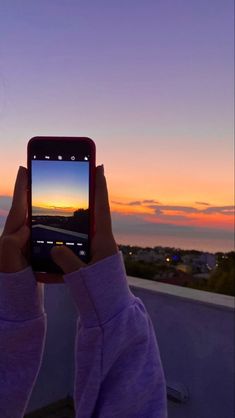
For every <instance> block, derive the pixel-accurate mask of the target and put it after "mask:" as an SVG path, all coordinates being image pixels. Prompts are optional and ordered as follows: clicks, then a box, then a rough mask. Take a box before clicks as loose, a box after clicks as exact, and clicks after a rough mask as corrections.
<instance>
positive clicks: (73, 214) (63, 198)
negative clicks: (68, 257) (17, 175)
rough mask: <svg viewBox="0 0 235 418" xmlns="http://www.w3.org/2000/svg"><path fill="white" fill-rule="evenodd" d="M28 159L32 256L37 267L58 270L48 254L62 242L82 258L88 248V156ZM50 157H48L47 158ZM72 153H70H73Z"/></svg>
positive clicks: (43, 269) (38, 268) (85, 258)
mask: <svg viewBox="0 0 235 418" xmlns="http://www.w3.org/2000/svg"><path fill="white" fill-rule="evenodd" d="M34 157H35V156H33V159H32V160H31V184H32V186H31V187H32V189H31V193H32V195H31V196H32V217H31V219H32V225H31V227H32V228H31V231H32V234H31V256H32V264H33V267H34V269H35V270H36V271H41V272H44V271H45V272H50V271H51V272H61V270H60V268H59V267H57V266H56V265H55V264H54V263H53V261H52V259H51V255H50V251H51V248H52V247H53V246H55V245H65V246H67V247H68V248H70V249H71V250H72V251H74V252H75V254H76V255H78V256H79V257H80V258H81V259H82V260H83V261H85V262H86V261H88V260H87V257H88V252H89V245H88V239H89V160H88V159H86V160H84V159H82V160H81V161H77V160H76V159H75V158H71V157H70V158H69V157H68V160H66V161H65V160H64V159H63V158H62V156H61V155H59V156H57V157H56V159H55V160H52V159H51V158H50V156H49V155H45V156H44V159H40V160H38V159H35V158H34ZM48 157H49V158H48ZM72 157H73V155H72Z"/></svg>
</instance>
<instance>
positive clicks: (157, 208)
mask: <svg viewBox="0 0 235 418" xmlns="http://www.w3.org/2000/svg"><path fill="white" fill-rule="evenodd" d="M148 208H150V209H153V210H154V211H155V213H156V214H157V215H158V214H162V213H163V211H175V212H183V213H198V212H200V211H199V210H198V209H197V208H194V207H191V206H178V205H150V206H148Z"/></svg>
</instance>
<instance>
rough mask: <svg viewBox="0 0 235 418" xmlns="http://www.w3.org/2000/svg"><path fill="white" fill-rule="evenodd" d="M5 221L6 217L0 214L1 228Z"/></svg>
mask: <svg viewBox="0 0 235 418" xmlns="http://www.w3.org/2000/svg"><path fill="white" fill-rule="evenodd" d="M5 222H6V217H5V216H1V215H0V228H3V227H4V225H5ZM0 232H1V231H0Z"/></svg>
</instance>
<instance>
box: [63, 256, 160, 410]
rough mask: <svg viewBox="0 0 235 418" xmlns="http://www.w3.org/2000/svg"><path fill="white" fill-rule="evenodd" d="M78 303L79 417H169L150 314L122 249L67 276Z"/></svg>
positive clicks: (77, 376) (76, 397)
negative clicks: (132, 283) (134, 290)
mask: <svg viewBox="0 0 235 418" xmlns="http://www.w3.org/2000/svg"><path fill="white" fill-rule="evenodd" d="M64 279H65V283H66V284H67V285H68V286H69V288H70V291H71V294H72V297H73V299H74V301H75V304H76V306H77V309H78V314H79V318H78V321H77V336H76V343H75V366H76V371H75V382H74V401H75V409H76V418H166V417H167V408H166V389H165V379H164V373H163V369H162V364H161V359H160V355H159V350H158V345H157V341H156V337H155V333H154V329H153V325H152V322H151V319H150V317H149V315H148V313H147V311H146V309H145V306H144V304H143V302H142V301H141V299H139V298H138V297H135V296H134V295H133V294H132V293H131V291H130V289H129V286H128V283H127V279H126V273H125V267H124V263H123V259H122V255H121V253H118V254H115V255H113V256H111V257H108V258H106V259H104V260H101V261H99V262H97V263H96V264H93V265H91V266H88V267H84V268H81V269H80V270H79V271H78V272H73V273H70V274H67V275H65V276H64Z"/></svg>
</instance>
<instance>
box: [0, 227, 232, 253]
mask: <svg viewBox="0 0 235 418" xmlns="http://www.w3.org/2000/svg"><path fill="white" fill-rule="evenodd" d="M2 230H3V227H1V226H0V235H1V233H2ZM115 239H116V242H117V244H119V245H120V244H122V245H137V246H139V247H156V246H162V247H174V248H181V249H184V250H198V251H205V252H211V253H215V252H218V251H221V252H229V251H234V240H233V239H221V238H218V239H206V238H185V237H179V236H170V235H167V236H164V235H162V236H152V235H147V234H138V235H137V234H124V233H118V232H116V233H115Z"/></svg>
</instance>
